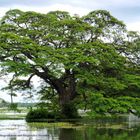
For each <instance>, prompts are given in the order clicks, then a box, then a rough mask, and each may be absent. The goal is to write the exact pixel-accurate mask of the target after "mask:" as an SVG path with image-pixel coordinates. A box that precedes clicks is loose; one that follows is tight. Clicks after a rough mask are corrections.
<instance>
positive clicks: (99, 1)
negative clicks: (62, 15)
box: [0, 0, 140, 101]
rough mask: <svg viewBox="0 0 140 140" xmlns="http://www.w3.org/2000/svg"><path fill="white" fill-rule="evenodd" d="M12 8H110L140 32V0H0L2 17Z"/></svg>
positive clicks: (82, 10) (83, 12) (77, 11)
mask: <svg viewBox="0 0 140 140" xmlns="http://www.w3.org/2000/svg"><path fill="white" fill-rule="evenodd" d="M11 9H20V10H23V11H36V12H40V13H47V12H49V11H55V10H62V11H68V12H70V13H71V14H78V15H80V16H83V15H86V14H88V13H89V12H91V11H94V10H97V9H102V10H108V11H109V12H110V13H111V14H112V15H113V16H114V17H116V18H118V19H119V20H121V21H123V22H124V23H125V24H126V25H127V29H128V30H133V31H139V32H140V0H69V1H68V0H0V18H1V17H3V16H4V14H5V12H6V11H8V10H11ZM1 84H2V85H4V83H1ZM0 93H1V96H0V97H2V98H4V99H6V100H10V96H7V95H6V94H5V93H2V92H0ZM19 99H20V98H19V97H17V99H16V101H18V100H19Z"/></svg>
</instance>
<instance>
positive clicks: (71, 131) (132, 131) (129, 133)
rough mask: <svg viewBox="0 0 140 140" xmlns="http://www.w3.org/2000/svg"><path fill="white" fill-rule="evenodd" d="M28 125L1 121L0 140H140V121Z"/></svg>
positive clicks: (19, 122) (12, 121) (13, 121)
mask: <svg viewBox="0 0 140 140" xmlns="http://www.w3.org/2000/svg"><path fill="white" fill-rule="evenodd" d="M44 124H45V123H40V125H36V124H32V125H30V124H28V123H26V122H25V121H24V120H0V140H124V139H127V140H139V139H140V122H139V121H124V120H123V121H122V122H121V121H119V122H118V121H113V120H112V121H109V120H108V121H107V120H106V121H103V120H98V121H93V122H87V121H86V122H78V123H77V124H75V125H73V126H71V127H67V126H63V127H62V126H61V127H60V126H56V125H52V126H47V125H44Z"/></svg>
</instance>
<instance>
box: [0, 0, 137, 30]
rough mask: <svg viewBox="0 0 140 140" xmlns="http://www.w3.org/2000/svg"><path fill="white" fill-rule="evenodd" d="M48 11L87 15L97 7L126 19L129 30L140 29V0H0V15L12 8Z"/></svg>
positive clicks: (123, 19)
mask: <svg viewBox="0 0 140 140" xmlns="http://www.w3.org/2000/svg"><path fill="white" fill-rule="evenodd" d="M15 8H16V9H21V10H23V11H29V10H31V11H37V12H42V13H47V12H48V11H53V10H65V11H68V12H70V13H72V14H79V15H85V14H87V13H88V12H90V11H93V10H96V9H105V10H108V11H110V12H111V14H112V15H113V16H115V17H117V18H118V19H119V20H122V21H124V23H125V24H126V25H127V27H128V29H129V30H139V31H140V0H69V1H68V0H0V17H2V16H3V15H4V13H5V12H6V11H8V10H10V9H15Z"/></svg>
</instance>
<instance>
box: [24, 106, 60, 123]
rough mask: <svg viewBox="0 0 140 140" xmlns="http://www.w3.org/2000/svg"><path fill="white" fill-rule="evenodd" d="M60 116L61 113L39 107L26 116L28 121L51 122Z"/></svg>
mask: <svg viewBox="0 0 140 140" xmlns="http://www.w3.org/2000/svg"><path fill="white" fill-rule="evenodd" d="M58 118H59V115H58V114H57V113H56V112H49V111H48V110H47V109H44V108H38V109H34V110H32V109H31V110H30V111H29V112H28V114H27V116H26V121H27V122H43V121H45V122H49V121H55V120H56V119H58Z"/></svg>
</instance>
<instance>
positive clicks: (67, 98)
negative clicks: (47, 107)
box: [59, 90, 78, 119]
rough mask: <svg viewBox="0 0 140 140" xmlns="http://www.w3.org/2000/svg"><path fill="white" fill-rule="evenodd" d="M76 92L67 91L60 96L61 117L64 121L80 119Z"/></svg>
mask: <svg viewBox="0 0 140 140" xmlns="http://www.w3.org/2000/svg"><path fill="white" fill-rule="evenodd" d="M75 98H76V92H75V93H72V92H68V91H65V90H64V92H63V93H61V94H59V103H60V108H61V115H62V118H64V119H73V118H77V117H78V113H77V109H76V107H75V104H74V99H75Z"/></svg>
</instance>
